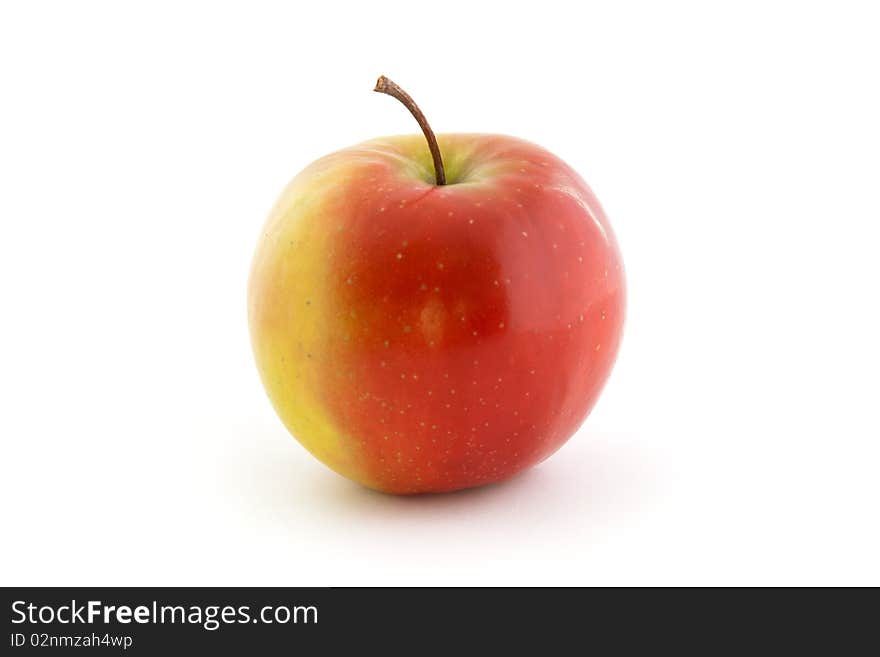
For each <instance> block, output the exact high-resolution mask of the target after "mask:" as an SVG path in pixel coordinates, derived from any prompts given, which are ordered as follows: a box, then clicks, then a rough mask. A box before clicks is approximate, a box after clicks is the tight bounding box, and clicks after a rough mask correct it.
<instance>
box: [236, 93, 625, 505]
mask: <svg viewBox="0 0 880 657" xmlns="http://www.w3.org/2000/svg"><path fill="white" fill-rule="evenodd" d="M376 90H377V91H381V92H384V93H386V94H389V95H391V96H394V97H396V98H398V99H399V100H401V102H403V103H404V105H406V106H407V108H408V109H409V110H410V111H411V112H412V113H413V115H414V116H415V117H416V119H417V120H418V121H419V124H420V125H421V126H422V130H423V133H424V136H422V135H412V136H398V137H387V138H381V139H375V140H373V141H368V142H365V143H362V144H359V145H357V146H353V147H351V148H347V149H344V150H341V151H339V152H336V153H333V154H331V155H327V156H326V157H323V158H321V159H319V160H317V161H316V162H314V163H312V164H311V165H309V166H308V167H307V168H306V169H305V170H304V171H302V172H301V173H300V174H299V175H298V176H296V178H295V179H294V180H293V181H292V182H291V183H290V185H289V186H288V187H287V189H286V190H285V191H284V192H283V194H282V195H281V198H280V199H279V200H278V202H277V204H276V205H275V207H274V209H273V210H272V212H271V214H270V216H269V218H268V221H267V223H266V225H265V227H264V230H263V233H262V235H261V237H260V240H259V243H258V245H257V248H256V254H255V256H254V259H253V265H252V270H251V275H250V280H249V285H248V315H249V324H250V331H251V337H252V344H253V350H254V354H255V358H256V363H257V367H258V370H259V373H260V376H261V379H262V381H263V383H264V385H265V387H266V390H267V392H268V395H269V398H270V400H271V402H272V404H273V405H274V407H275V410H276V411H277V413H278V415H279V416H280V418H281V420H282V421H283V422H284V424H285V425H286V427H287V428H288V429H289V431H290V432H291V433H292V434H293V435H294V436H295V437H296V438H297V439H298V440H299V441H300V442H301V443H302V444H303V445H304V446H305V447H306V449H308V450H309V451H310V452H311V453H312V454H313V455H314V456H315V457H317V458H318V459H319V460H320V461H322V462H323V463H325V464H326V465H328V466H329V467H330V468H332V469H333V470H335V471H336V472H338V473H339V474H341V475H343V476H345V477H348V478H350V479H352V480H354V481H357V482H360V483H361V484H363V485H365V486H368V487H370V488H374V489H377V490H380V491H385V492H389V493H397V494H411V493H425V492H440V491H452V490H457V489H461V488H467V487H471V486H479V485H483V484H489V483H492V482H497V481H501V480H503V479H507V478H508V477H511V476H513V475H515V474H516V473H518V472H520V471H522V470H524V469H525V468H528V467H530V466H532V465H535V464H537V463H539V462H540V461H542V460H544V459H546V458H547V457H548V456H550V455H551V454H552V453H553V452H555V451H556V450H557V449H559V448H560V447H561V446H562V445H563V444H564V443H565V442H566V441H567V440H568V439H569V438H570V437H571V436H572V434H573V433H574V432H575V431H576V430H577V429H578V427H579V426H580V425H581V424H582V423H583V421H584V420H585V418H586V417H587V414H588V413H589V412H590V410H591V409H592V407H593V405H594V404H595V402H596V399H597V397H598V396H599V393H600V391H601V389H602V387H603V385H604V383H605V381H606V379H607V377H608V375H609V372H610V370H611V368H612V365H613V363H614V360H615V357H616V354H617V351H618V347H619V345H620V340H621V331H622V327H623V322H624V306H625V284H624V273H623V266H622V264H621V257H620V252H619V250H618V246H617V243H616V241H615V238H614V234H613V233H612V230H611V226H610V225H609V223H608V220H607V218H606V217H605V214H604V212H603V211H602V208H601V207H600V206H599V202H598V201H597V200H596V197H595V196H594V195H593V193H592V192H591V191H590V189H589V188H588V187H587V185H586V184H585V183H584V181H583V180H582V179H581V178H580V177H579V176H578V174H577V173H575V171H574V170H572V169H571V168H570V167H569V166H567V165H566V164H565V163H564V162H562V161H561V160H560V159H559V158H557V157H555V156H554V155H553V154H551V153H549V152H548V151H546V150H544V149H543V148H540V147H539V146H536V145H534V144H531V143H529V142H526V141H522V140H520V139H516V138H513V137H507V136H501V135H491V134H448V135H438V136H436V137H435V135H434V133H433V132H432V131H431V129H430V126H428V124H427V122H426V121H425V120H424V115H422V113H421V112H420V111H419V110H418V107H417V106H416V105H415V103H414V102H412V99H411V98H410V97H409V96H408V95H406V94H405V93H404V92H403V91H402V90H401V89H400V88H399V87H397V85H395V84H394V83H393V82H391V81H390V80H388V79H387V78H384V77H383V78H380V79H379V83H378V84H377V88H376Z"/></svg>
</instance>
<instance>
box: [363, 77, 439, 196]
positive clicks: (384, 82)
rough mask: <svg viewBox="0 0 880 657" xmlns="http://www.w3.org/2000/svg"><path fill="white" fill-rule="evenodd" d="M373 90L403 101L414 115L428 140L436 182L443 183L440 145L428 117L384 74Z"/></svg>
mask: <svg viewBox="0 0 880 657" xmlns="http://www.w3.org/2000/svg"><path fill="white" fill-rule="evenodd" d="M373 91H378V92H379V93H382V94H388V95H389V96H393V97H394V98H396V99H397V100H399V101H400V102H401V103H403V105H404V107H406V109H408V110H409V112H410V114H412V115H413V117H415V120H416V121H418V122H419V127H420V128H421V129H422V132H423V133H425V139H427V140H428V148H429V149H430V150H431V158H432V159H433V160H434V176H435V178H436V180H437V184H438V185H445V184H446V171H445V170H444V169H443V158H441V157H440V146H438V145H437V138H436V137H435V136H434V131H433V130H431V126H430V125H428V119H426V118H425V115H424V114H422V110H420V109H419V106H418V105H416V102H415V101H414V100H413V99H412V98H411V97H410V95H409V94H408V93H406V92H405V91H404V90H403V89H401V88H400V87H398V86H397V84H395V83H394V82H392V81H391V80H389V79H388V78H386V77H385V76H384V75H381V76H379V79H378V80H377V81H376V88H375V89H373Z"/></svg>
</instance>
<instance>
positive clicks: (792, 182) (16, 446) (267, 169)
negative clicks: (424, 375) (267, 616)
mask: <svg viewBox="0 0 880 657" xmlns="http://www.w3.org/2000/svg"><path fill="white" fill-rule="evenodd" d="M725 4H726V7H725V5H723V4H722V3H704V2H693V3H681V2H664V3H648V2H645V3H635V4H634V3H629V2H607V3H602V4H600V5H594V4H588V3H576V2H565V3H555V2H549V1H546V0H544V1H542V2H539V3H515V2H503V3H489V2H473V1H471V2H463V3H458V2H451V1H450V0H444V1H443V2H428V1H425V2H412V1H411V0H410V1H407V2H384V3H383V2H363V3H352V4H350V5H339V4H338V3H334V2H328V1H322V2H315V3H311V2H302V3H295V2H284V3H278V4H277V5H272V4H264V3H254V2H241V3H236V4H227V3H217V2H210V3H204V4H197V3H193V2H173V3H160V2H152V3H139V4H135V3H116V2H106V3H97V2H76V3H71V2H58V3H47V2H14V1H13V2H5V3H3V5H2V9H0V286H2V288H0V289H2V306H0V307H2V311H0V313H2V319H0V336H2V339H0V440H2V459H0V504H2V518H0V521H2V527H3V529H2V534H3V539H2V541H0V557H2V558H0V582H2V584H6V585H12V584H33V585H37V584H42V585H49V584H95V585H97V584H107V585H134V584H179V585H195V584H208V585H222V584H252V585H330V584H333V585H341V584H875V585H877V584H880V559H878V558H877V555H878V553H880V529H878V502H880V483H878V469H880V446H878V439H880V422H878V407H880V402H878V392H880V382H878V369H880V350H878V346H877V341H878V336H880V314H878V305H880V304H878V297H880V293H878V286H880V264H878V255H877V253H878V248H880V241H878V238H880V229H878V226H880V193H878V192H880V91H878V90H880V84H878V80H880V74H878V63H880V39H878V32H880V20H878V16H877V14H876V13H875V12H876V7H873V8H872V4H873V3H870V2H865V3H853V2H840V1H834V2H824V3H816V2H792V3H782V2H764V1H762V2H738V3H725ZM382 73H384V74H386V75H388V76H390V77H391V78H392V79H394V80H396V81H397V82H399V83H400V84H401V85H402V86H404V87H405V88H406V89H407V90H409V91H410V93H412V95H413V96H415V98H416V99H417V100H418V102H419V103H420V104H421V106H422V108H423V109H424V110H425V112H426V114H427V115H428V117H429V119H430V120H431V121H432V123H433V125H434V128H435V129H437V130H438V131H440V132H454V131H490V132H501V133H510V134H514V135H517V136H521V137H525V138H527V139H530V140H532V141H535V142H537V143H540V144H542V145H543V146H545V147H547V148H549V149H550V150H552V151H554V152H555V153H557V154H558V155H559V156H561V157H562V158H563V159H565V160H566V161H568V162H569V163H570V164H572V165H573V166H574V167H575V168H576V169H577V170H578V171H580V173H581V174H582V175H583V176H584V177H585V178H586V179H587V181H588V182H589V183H590V184H591V186H592V187H593V189H594V190H595V192H596V193H597V195H598V196H599V198H600V199H601V201H602V203H603V205H604V206H605V209H606V211H607V213H608V215H609V216H610V218H611V221H612V224H613V226H614V228H615V229H616V231H617V234H618V237H619V240H620V243H621V247H622V249H623V254H624V259H625V262H626V266H627V272H628V279H629V290H630V304H629V314H628V323H627V328H626V334H625V338H624V344H623V349H622V352H621V355H620V358H619V361H618V364H617V367H616V369H615V371H614V373H613V375H612V378H611V381H610V382H609V385H608V386H607V388H606V390H605V393H604V395H603V397H602V398H601V399H600V401H599V404H598V406H597V407H596V409H595V411H594V413H593V414H592V416H591V417H590V418H589V419H588V421H587V423H586V424H585V425H584V427H583V428H582V430H581V431H580V432H579V433H578V434H577V435H576V436H575V437H574V438H572V440H571V441H570V442H569V443H568V445H567V446H566V447H565V448H563V449H562V450H561V451H560V452H559V453H557V454H556V455H555V456H554V457H553V458H552V459H551V460H549V461H547V462H546V463H544V464H543V465H541V466H540V467H538V468H536V469H534V470H532V471H530V472H528V473H527V474H525V475H523V476H521V477H519V478H517V479H515V480H513V481H511V482H509V483H507V484H502V485H498V486H494V487H490V488H487V489H481V490H475V491H471V492H464V493H460V494H454V495H446V496H430V497H421V498H394V497H388V496H384V495H381V494H377V493H373V492H370V491H367V490H364V489H362V488H359V487H358V486H356V485H354V484H350V483H349V482H347V481H346V480H344V479H342V478H340V477H338V476H337V475H335V474H333V473H332V472H330V471H329V470H327V469H326V468H324V466H322V465H320V464H319V463H318V462H317V461H315V460H314V459H313V458H312V457H310V456H309V455H308V454H307V453H306V452H305V450H303V449H302V448H301V447H300V446H299V444H298V443H297V442H296V441H295V440H293V439H292V438H291V437H290V436H289V435H288V434H287V433H286V431H285V430H284V428H283V427H282V425H281V424H280V422H279V421H278V420H277V418H276V417H275V414H274V412H273V411H272V409H271V407H270V405H269V402H268V400H267V398H266V396H265V394H264V392H263V389H262V387H261V385H260V382H259V380H258V378H257V375H256V370H255V367H254V365H253V361H252V357H251V353H250V344H249V338H248V333H247V326H246V318H245V283H246V279H247V274H248V268H249V263H250V257H251V254H252V251H253V247H254V245H255V243H256V239H257V236H258V233H259V230H260V227H261V225H262V223H263V220H264V218H265V216H266V214H267V212H268V210H269V208H270V206H271V205H272V203H273V202H274V200H275V198H276V197H277V195H278V194H279V192H280V190H281V189H282V187H283V186H284V184H285V183H286V182H287V181H288V180H289V179H290V178H291V177H292V176H293V175H294V174H296V172H297V171H298V170H300V169H301V168H302V167H304V166H305V165H306V164H308V163H309V162H310V161H311V160H313V159H315V158H317V157H319V156H321V155H323V154H325V153H327V152H330V151H333V150H336V149H338V148H341V147H344V146H347V145H350V144H352V143H356V142H358V141H362V140H364V139H367V138H371V137H375V136H379V135H383V134H395V133H401V132H415V131H416V130H417V128H416V125H415V124H414V122H413V121H412V119H411V118H410V117H409V115H408V114H407V113H406V112H405V110H404V109H403V108H402V107H400V106H398V105H397V104H396V103H395V102H394V101H393V100H391V99H389V98H387V97H384V96H380V95H378V94H374V93H372V91H371V89H372V86H373V83H374V81H375V78H376V77H377V76H378V75H379V74H382Z"/></svg>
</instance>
